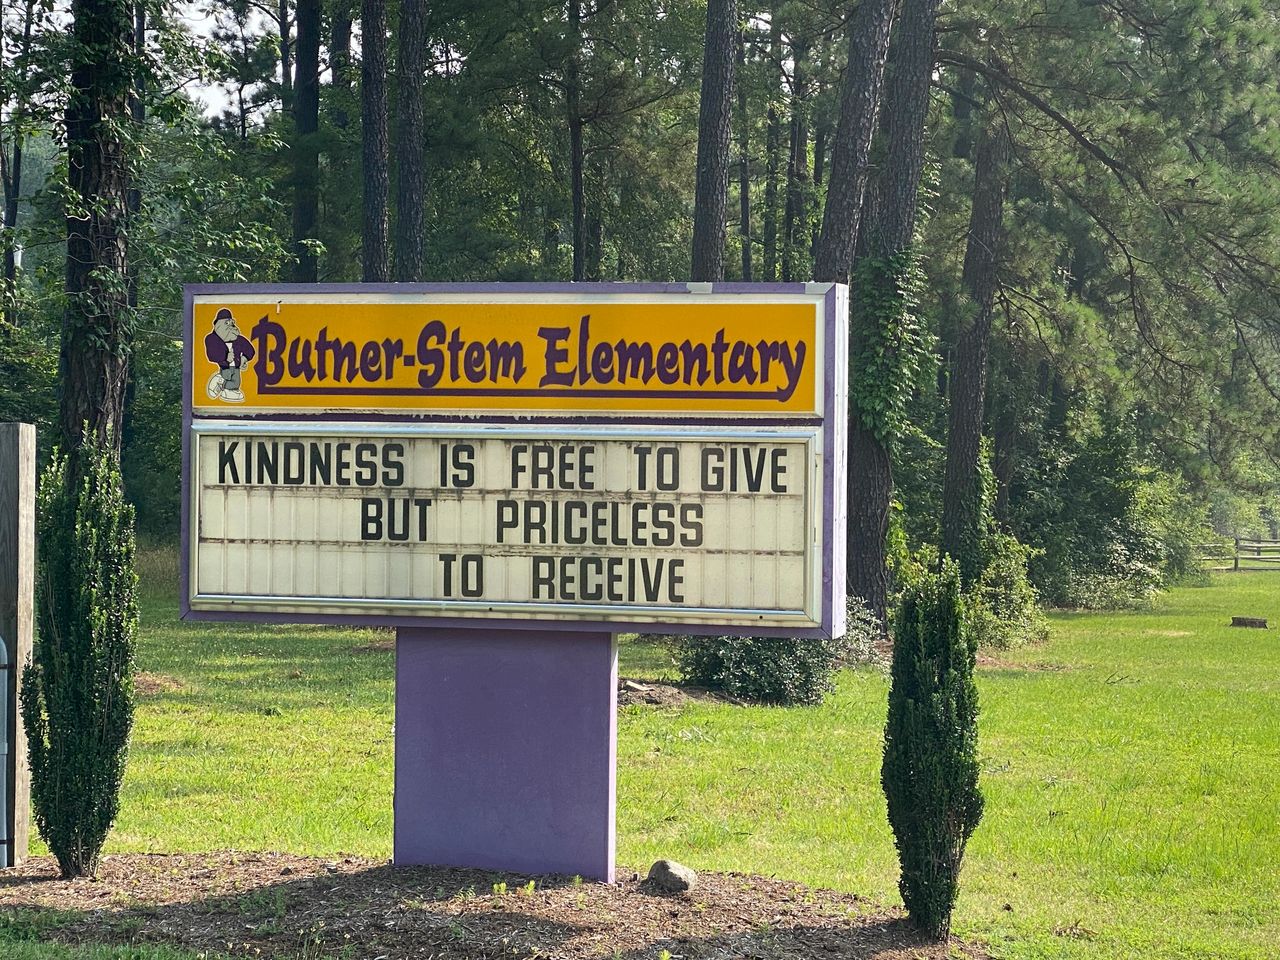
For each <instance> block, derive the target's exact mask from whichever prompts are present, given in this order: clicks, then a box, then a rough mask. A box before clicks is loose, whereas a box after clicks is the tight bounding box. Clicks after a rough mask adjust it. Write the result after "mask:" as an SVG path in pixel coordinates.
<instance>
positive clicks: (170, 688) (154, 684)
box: [133, 670, 182, 697]
mask: <svg viewBox="0 0 1280 960" xmlns="http://www.w3.org/2000/svg"><path fill="white" fill-rule="evenodd" d="M133 689H134V691H135V692H136V693H137V694H138V696H140V697H154V696H155V695H156V694H158V693H173V692H174V691H175V690H181V689H182V681H181V680H178V679H177V678H176V677H168V676H165V675H164V674H163V673H147V672H146V671H145V670H144V671H140V672H138V673H136V674H134V676H133Z"/></svg>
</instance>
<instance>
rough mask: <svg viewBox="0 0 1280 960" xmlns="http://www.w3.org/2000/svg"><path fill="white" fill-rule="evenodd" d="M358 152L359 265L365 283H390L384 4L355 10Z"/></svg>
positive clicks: (367, 2) (369, 2)
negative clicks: (361, 187)
mask: <svg viewBox="0 0 1280 960" xmlns="http://www.w3.org/2000/svg"><path fill="white" fill-rule="evenodd" d="M360 128H361V129H360V150H361V159H362V162H363V165H364V178H363V179H364V202H363V207H364V210H363V221H364V222H363V225H362V236H361V242H360V259H361V261H362V268H363V272H362V274H361V276H362V279H363V280H364V282H365V283H386V282H387V281H388V280H390V279H391V256H390V249H389V245H388V236H387V234H388V224H387V194H388V192H389V190H390V181H389V178H388V176H387V3H386V0H362V3H361V5H360Z"/></svg>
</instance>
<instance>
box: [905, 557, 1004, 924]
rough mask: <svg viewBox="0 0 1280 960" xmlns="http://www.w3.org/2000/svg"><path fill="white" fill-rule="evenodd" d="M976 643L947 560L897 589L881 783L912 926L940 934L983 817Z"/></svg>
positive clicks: (952, 567)
mask: <svg viewBox="0 0 1280 960" xmlns="http://www.w3.org/2000/svg"><path fill="white" fill-rule="evenodd" d="M976 650H977V646H976V643H975V642H974V637H973V634H972V631H971V629H970V627H969V624H968V622H967V619H966V617H965V614H964V608H963V602H962V600H961V597H960V577H959V573H958V572H957V570H956V566H955V563H954V562H952V561H951V560H947V561H946V562H945V563H944V564H943V567H942V573H941V574H939V575H938V576H930V577H927V578H923V579H922V580H921V581H920V582H918V583H916V584H914V585H913V586H911V587H908V588H907V590H906V591H905V592H904V594H903V598H902V603H901V606H900V607H899V608H898V616H897V622H896V628H895V633H894V649H893V666H892V684H891V688H890V691H889V717H888V721H887V723H886V725H885V733H884V764H883V766H882V768H881V775H880V782H881V786H882V787H883V788H884V794H885V798H886V799H887V800H888V807H889V824H890V826H892V828H893V834H894V841H895V843H896V845H897V848H898V861H899V863H900V864H901V867H902V877H901V880H900V881H899V884H898V888H899V890H900V891H901V893H902V901H903V903H905V904H906V907H907V913H908V915H909V916H910V918H911V920H912V922H913V923H915V924H916V926H918V927H919V928H920V929H921V930H923V931H924V932H925V933H926V934H928V935H929V936H931V937H934V938H937V939H939V940H945V939H946V938H947V937H948V936H949V935H950V932H951V911H952V908H953V907H954V906H955V901H956V893H957V891H958V889H959V879H960V865H961V861H962V860H963V858H964V849H965V844H966V843H967V842H968V840H969V837H970V836H971V835H972V833H973V831H974V829H975V828H976V827H977V826H978V822H979V821H980V820H981V819H982V794H981V792H980V791H979V789H978V726H977V720H978V688H977V685H976V683H975V682H974V658H975V653H976Z"/></svg>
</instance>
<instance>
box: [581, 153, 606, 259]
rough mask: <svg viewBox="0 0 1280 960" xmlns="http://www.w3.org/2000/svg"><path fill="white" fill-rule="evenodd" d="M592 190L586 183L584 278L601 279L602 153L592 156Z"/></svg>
mask: <svg viewBox="0 0 1280 960" xmlns="http://www.w3.org/2000/svg"><path fill="white" fill-rule="evenodd" d="M588 166H589V167H590V168H591V190H590V192H589V193H588V192H587V191H586V190H585V184H584V193H583V200H584V211H583V266H582V271H583V279H584V280H600V279H601V259H602V257H603V255H604V210H603V209H602V205H603V203H604V196H603V195H604V164H603V163H602V162H601V160H600V154H598V153H595V154H592V156H591V161H590V163H589V164H588Z"/></svg>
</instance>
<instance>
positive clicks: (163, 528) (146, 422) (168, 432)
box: [120, 340, 182, 542]
mask: <svg viewBox="0 0 1280 960" xmlns="http://www.w3.org/2000/svg"><path fill="white" fill-rule="evenodd" d="M133 381H134V383H133V393H132V395H131V400H130V403H129V407H128V418H127V421H126V424H125V430H124V437H123V438H124V450H123V451H122V454H121V458H120V459H121V471H122V473H123V474H124V492H125V496H126V497H128V499H129V502H130V503H132V504H133V507H134V510H135V511H136V512H137V524H138V532H139V533H140V534H141V535H143V536H144V537H149V538H151V539H153V540H158V541H169V542H172V541H174V540H176V539H177V538H178V519H179V515H180V509H181V502H180V501H181V497H182V350H181V348H180V347H179V345H177V344H176V343H174V342H173V341H169V340H157V341H156V342H155V343H154V344H152V345H151V346H150V349H149V350H148V351H147V352H146V353H140V354H139V355H138V358H137V363H135V364H134V369H133Z"/></svg>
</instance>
